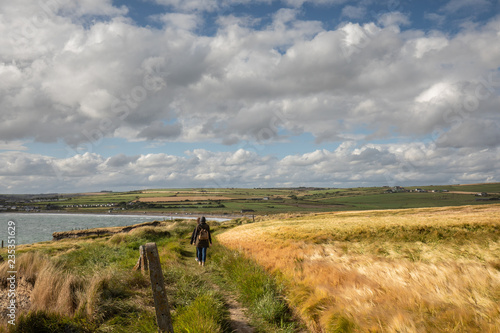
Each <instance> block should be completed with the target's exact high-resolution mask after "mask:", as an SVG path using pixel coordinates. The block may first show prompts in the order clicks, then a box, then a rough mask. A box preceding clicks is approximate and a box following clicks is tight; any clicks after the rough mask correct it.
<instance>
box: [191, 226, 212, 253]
mask: <svg viewBox="0 0 500 333" xmlns="http://www.w3.org/2000/svg"><path fill="white" fill-rule="evenodd" d="M201 228H203V229H206V230H207V231H208V239H199V237H198V235H199V234H200V229H201ZM191 244H196V247H209V245H210V244H212V234H211V233H210V226H209V225H208V224H206V223H202V224H199V225H198V226H197V227H196V228H195V229H194V230H193V234H192V235H191Z"/></svg>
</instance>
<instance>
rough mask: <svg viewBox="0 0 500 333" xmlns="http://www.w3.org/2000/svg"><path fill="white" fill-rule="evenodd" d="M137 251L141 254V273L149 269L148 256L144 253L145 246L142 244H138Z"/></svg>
mask: <svg viewBox="0 0 500 333" xmlns="http://www.w3.org/2000/svg"><path fill="white" fill-rule="evenodd" d="M139 253H140V256H141V258H140V260H141V272H142V274H145V273H146V272H147V271H148V269H149V265H148V257H147V255H146V246H144V245H141V246H139Z"/></svg>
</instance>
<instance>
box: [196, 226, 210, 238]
mask: <svg viewBox="0 0 500 333" xmlns="http://www.w3.org/2000/svg"><path fill="white" fill-rule="evenodd" d="M198 239H199V240H208V230H207V229H205V228H200V233H199V235H198Z"/></svg>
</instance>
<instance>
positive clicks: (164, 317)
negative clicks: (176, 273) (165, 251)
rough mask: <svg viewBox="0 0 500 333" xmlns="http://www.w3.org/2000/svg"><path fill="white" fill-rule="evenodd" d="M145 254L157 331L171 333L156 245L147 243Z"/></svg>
mask: <svg viewBox="0 0 500 333" xmlns="http://www.w3.org/2000/svg"><path fill="white" fill-rule="evenodd" d="M145 252H146V256H147V262H148V265H149V276H150V278H151V288H152V289H153V299H154V303H155V310H156V322H157V324H158V330H159V332H161V333H163V332H167V333H173V332H174V328H173V326H172V318H171V317H170V307H169V305H168V299H167V292H166V291H165V283H164V281H163V273H162V271H161V264H160V256H159V255H158V248H157V247H156V243H147V244H146V246H145ZM141 255H142V254H141Z"/></svg>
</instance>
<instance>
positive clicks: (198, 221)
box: [196, 217, 201, 225]
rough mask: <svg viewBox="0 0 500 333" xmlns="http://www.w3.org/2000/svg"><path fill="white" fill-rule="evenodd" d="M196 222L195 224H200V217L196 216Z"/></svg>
mask: <svg viewBox="0 0 500 333" xmlns="http://www.w3.org/2000/svg"><path fill="white" fill-rule="evenodd" d="M196 224H197V225H200V224H201V218H199V217H198V218H197V219H196Z"/></svg>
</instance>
